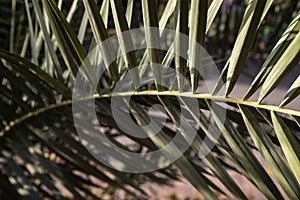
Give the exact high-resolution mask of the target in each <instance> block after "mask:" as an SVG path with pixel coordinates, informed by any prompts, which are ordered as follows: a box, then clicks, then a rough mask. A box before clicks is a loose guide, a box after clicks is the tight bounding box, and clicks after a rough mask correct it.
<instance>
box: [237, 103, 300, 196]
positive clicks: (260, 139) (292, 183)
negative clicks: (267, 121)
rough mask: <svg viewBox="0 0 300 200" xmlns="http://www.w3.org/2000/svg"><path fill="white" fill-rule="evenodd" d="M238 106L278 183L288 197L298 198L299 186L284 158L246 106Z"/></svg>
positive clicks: (299, 194) (299, 193)
mask: <svg viewBox="0 0 300 200" xmlns="http://www.w3.org/2000/svg"><path fill="white" fill-rule="evenodd" d="M239 108H240V110H241V113H242V116H243V119H244V121H245V125H246V127H247V129H248V132H249V134H250V135H251V138H252V140H253V141H254V144H255V145H256V147H257V148H258V150H259V152H260V153H261V154H262V156H263V157H264V159H265V160H266V162H267V165H268V167H270V169H271V171H272V173H273V174H274V176H275V177H276V179H277V180H278V182H279V184H280V185H281V186H282V188H283V189H284V190H285V192H286V194H287V195H288V197H289V198H290V199H298V198H299V196H300V192H299V191H300V186H299V183H298V182H297V180H296V179H295V176H294V175H293V174H292V172H291V171H290V169H289V168H288V166H287V165H286V162H285V160H284V159H282V156H281V155H280V154H279V153H278V151H277V149H276V148H275V146H274V144H273V142H272V141H271V139H270V138H269V136H268V135H267V134H266V132H265V131H264V130H263V129H262V128H261V126H260V125H259V122H258V121H257V119H256V116H255V115H254V113H252V112H251V111H250V110H249V109H248V108H247V107H246V106H243V105H240V106H239Z"/></svg>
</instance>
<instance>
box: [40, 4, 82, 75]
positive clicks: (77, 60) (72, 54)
mask: <svg viewBox="0 0 300 200" xmlns="http://www.w3.org/2000/svg"><path fill="white" fill-rule="evenodd" d="M42 2H43V5H44V7H45V8H46V10H47V13H48V16H49V17H51V20H50V24H51V27H52V30H53V32H54V34H55V36H56V39H57V40H58V45H59V48H60V50H61V51H62V52H63V56H64V58H65V61H66V63H67V66H68V67H69V70H70V71H71V74H72V76H73V77H76V74H77V71H78V68H79V67H80V66H81V64H82V62H83V60H84V59H85V58H86V52H85V50H84V49H83V47H82V45H81V44H80V42H79V40H78V38H77V36H76V34H75V32H74V29H73V28H72V27H71V25H70V24H69V23H68V22H67V20H66V18H65V17H64V15H63V13H62V12H61V11H60V10H59V9H58V7H57V5H56V3H55V1H53V0H42ZM74 64H75V65H74Z"/></svg>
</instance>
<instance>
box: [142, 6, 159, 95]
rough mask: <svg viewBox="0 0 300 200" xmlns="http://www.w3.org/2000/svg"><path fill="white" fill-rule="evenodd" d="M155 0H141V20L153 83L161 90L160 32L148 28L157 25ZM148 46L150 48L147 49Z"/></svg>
mask: <svg viewBox="0 0 300 200" xmlns="http://www.w3.org/2000/svg"><path fill="white" fill-rule="evenodd" d="M156 3H157V1H156V0H154V1H151V2H150V1H147V0H142V10H143V20H144V26H145V27H146V29H145V37H146V42H147V47H148V52H149V56H150V64H151V68H152V71H153V75H154V79H155V85H156V88H157V89H158V90H161V69H160V67H161V66H157V65H156V66H155V64H161V61H162V57H161V50H160V34H159V31H158V30H157V29H151V28H150V29H149V27H159V24H158V17H157V15H156V13H157V7H156V6H157V5H156ZM149 48H150V49H149Z"/></svg>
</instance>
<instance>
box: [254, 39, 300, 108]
mask: <svg viewBox="0 0 300 200" xmlns="http://www.w3.org/2000/svg"><path fill="white" fill-rule="evenodd" d="M299 44H300V33H298V34H297V36H296V37H295V39H294V40H293V41H292V42H291V44H290V45H289V47H288V48H287V49H286V50H285V52H284V53H283V54H282V55H281V57H280V59H279V60H278V61H277V63H276V64H275V65H274V67H273V68H272V71H271V72H270V73H269V75H268V76H267V78H266V80H265V82H264V83H263V85H262V88H261V90H260V93H259V97H258V102H261V101H262V100H263V99H264V98H265V97H266V96H267V95H268V94H270V92H272V90H273V89H274V88H275V87H276V86H277V85H278V84H279V83H280V82H281V81H282V80H283V79H284V77H285V76H286V75H287V74H288V73H289V72H290V71H292V69H293V68H294V67H295V66H296V65H297V64H298V63H299V61H300V46H299Z"/></svg>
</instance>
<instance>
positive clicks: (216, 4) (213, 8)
mask: <svg viewBox="0 0 300 200" xmlns="http://www.w3.org/2000/svg"><path fill="white" fill-rule="evenodd" d="M222 3H223V0H214V1H213V2H211V4H210V6H209V8H208V11H207V22H206V33H207V32H208V31H209V28H210V26H211V24H212V23H213V21H214V19H215V17H216V15H217V13H218V11H219V9H220V7H221V5H222Z"/></svg>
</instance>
